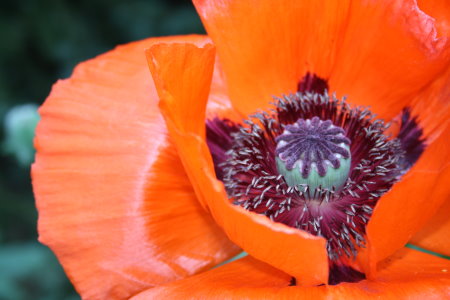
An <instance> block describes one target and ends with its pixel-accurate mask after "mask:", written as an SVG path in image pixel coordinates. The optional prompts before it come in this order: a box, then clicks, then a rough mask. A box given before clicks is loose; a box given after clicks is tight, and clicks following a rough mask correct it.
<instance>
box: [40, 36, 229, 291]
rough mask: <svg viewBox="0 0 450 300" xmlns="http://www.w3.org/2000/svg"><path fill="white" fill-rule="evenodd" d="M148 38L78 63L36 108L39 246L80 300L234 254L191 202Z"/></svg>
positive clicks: (139, 286)
mask: <svg viewBox="0 0 450 300" xmlns="http://www.w3.org/2000/svg"><path fill="white" fill-rule="evenodd" d="M161 40H162V41H165V42H174V41H178V42H181V41H186V40H188V41H192V42H195V43H198V44H204V43H205V42H207V41H208V39H207V38H206V37H203V36H184V37H174V38H170V39H167V38H161V39H148V40H144V41H141V42H136V43H132V44H128V45H125V46H121V47H119V48H117V49H115V50H113V51H111V52H109V53H107V54H104V55H102V56H99V57H98V58H95V59H93V60H90V61H88V62H86V63H83V64H81V65H80V66H78V67H77V68H76V70H75V72H74V75H73V76H72V77H71V78H70V79H68V80H63V81H59V82H58V83H57V84H56V85H55V86H54V87H53V89H52V92H51V94H50V96H49V97H48V98H47V100H46V102H45V104H44V105H43V106H42V107H41V109H40V114H41V117H42V121H41V122H40V123H39V125H38V128H37V137H36V140H35V145H36V149H37V156H36V162H35V164H34V165H33V169H32V177H33V187H34V192H35V196H36V201H37V207H38V210H39V234H40V240H41V242H43V243H44V244H46V245H48V246H49V247H50V248H51V249H52V250H53V251H54V252H55V253H56V255H57V256H58V258H59V260H60V261H61V263H62V264H63V266H64V268H65V270H66V272H67V274H68V276H69V277H70V279H71V280H72V282H73V283H74V285H75V287H76V289H77V290H78V292H79V293H80V294H81V296H82V297H83V298H86V299H124V298H127V297H129V296H130V295H132V294H135V293H138V292H139V291H141V290H143V289H146V288H149V287H152V286H155V285H159V284H162V283H167V282H169V281H171V280H175V279H180V278H183V277H186V276H189V275H192V274H195V273H196V272H199V271H203V270H205V269H208V268H211V267H212V266H214V265H216V264H217V263H218V262H220V261H223V260H225V259H227V258H229V257H230V256H233V255H235V254H236V253H237V251H238V249H237V247H236V246H234V245H233V244H232V243H231V242H230V241H229V240H228V239H227V238H226V237H225V235H224V234H223V232H222V230H221V229H220V228H219V227H218V226H217V225H215V223H214V222H213V220H212V219H211V217H210V216H209V214H207V213H206V212H205V211H204V210H203V208H202V207H201V206H200V204H199V203H198V201H197V199H196V197H195V194H194V192H193V190H192V187H191V185H190V182H189V180H188V178H187V177H186V174H185V171H184V169H183V168H182V166H181V164H180V161H179V158H178V156H177V153H176V149H175V148H174V146H173V143H172V142H171V140H170V138H169V137H168V134H167V129H166V126H165V124H164V121H163V118H162V117H161V115H160V114H159V111H158V108H157V98H158V97H157V95H156V91H155V89H154V85H153V82H152V80H151V77H150V74H149V72H148V67H147V64H146V61H145V54H144V49H146V48H148V47H149V46H151V45H152V44H154V43H155V42H159V41H161Z"/></svg>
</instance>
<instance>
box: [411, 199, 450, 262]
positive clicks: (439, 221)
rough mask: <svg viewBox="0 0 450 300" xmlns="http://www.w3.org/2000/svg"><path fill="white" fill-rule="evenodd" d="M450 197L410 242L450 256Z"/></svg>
mask: <svg viewBox="0 0 450 300" xmlns="http://www.w3.org/2000/svg"><path fill="white" fill-rule="evenodd" d="M449 216H450V197H447V200H446V201H445V203H444V205H442V206H441V207H439V209H438V212H437V214H435V215H434V216H433V217H432V218H431V219H430V221H429V222H428V223H427V224H426V225H425V226H424V227H423V228H421V229H420V231H419V232H418V233H416V234H415V235H414V236H413V238H412V239H411V240H410V243H411V244H413V245H416V246H419V247H421V248H424V249H427V250H430V251H434V252H436V253H439V254H443V255H447V256H450V239H449V236H450V218H449Z"/></svg>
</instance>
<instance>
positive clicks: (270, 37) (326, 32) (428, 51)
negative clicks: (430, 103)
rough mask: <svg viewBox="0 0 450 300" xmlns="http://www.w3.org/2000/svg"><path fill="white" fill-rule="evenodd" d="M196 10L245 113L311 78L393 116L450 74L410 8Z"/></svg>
mask: <svg viewBox="0 0 450 300" xmlns="http://www.w3.org/2000/svg"><path fill="white" fill-rule="evenodd" d="M194 4H195V6H196V8H197V10H198V12H199V14H200V16H201V18H202V20H203V23H204V24H205V27H206V29H207V31H208V34H209V35H210V36H211V38H212V40H213V41H214V43H215V45H216V46H217V51H218V54H219V57H220V60H221V62H222V63H223V65H224V71H225V74H226V77H227V81H228V86H229V93H230V97H231V100H232V101H233V105H234V106H235V107H236V108H237V109H238V110H239V111H240V112H242V113H243V114H249V113H253V112H254V111H256V110H257V109H265V108H267V107H268V105H269V102H271V97H272V96H274V95H275V96H280V95H281V94H286V93H290V92H294V91H295V90H296V86H297V83H298V81H299V80H300V79H301V78H302V77H303V76H304V75H305V73H306V72H307V71H311V72H313V73H316V74H318V75H319V76H321V77H323V78H327V79H329V80H330V82H329V83H330V90H331V91H337V92H338V94H339V95H348V96H350V98H349V99H350V102H353V103H357V104H363V105H371V106H372V107H373V109H374V111H375V112H376V113H377V114H379V115H381V116H382V117H385V118H390V117H393V116H394V115H395V114H397V113H398V112H399V111H400V110H401V108H402V107H403V106H404V105H405V104H407V103H408V102H409V101H410V96H411V95H414V93H417V92H418V91H420V89H422V88H423V87H424V86H426V85H427V84H428V83H430V82H431V81H433V80H434V79H435V77H437V76H438V74H439V73H440V72H442V71H443V70H445V69H446V68H448V64H449V55H450V52H449V51H450V50H449V42H448V40H447V36H446V35H443V36H438V35H437V32H436V28H435V27H436V26H437V25H435V22H434V20H433V19H432V18H431V17H429V16H427V15H426V14H424V13H423V12H421V11H420V10H419V9H418V7H417V5H416V3H415V1H414V0H408V1H403V0H402V1H401V0H396V1H390V0H389V1H387V0H385V1H294V0H281V2H280V1H278V2H277V5H273V2H272V1H268V0H265V1H258V3H255V2H253V1H246V0H242V1H230V0H225V1H206V0H194Z"/></svg>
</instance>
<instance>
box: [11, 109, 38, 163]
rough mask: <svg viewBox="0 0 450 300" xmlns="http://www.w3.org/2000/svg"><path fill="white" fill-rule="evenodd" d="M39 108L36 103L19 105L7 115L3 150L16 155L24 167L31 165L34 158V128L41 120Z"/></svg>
mask: <svg viewBox="0 0 450 300" xmlns="http://www.w3.org/2000/svg"><path fill="white" fill-rule="evenodd" d="M37 108H38V106H37V105H35V104H24V105H18V106H15V107H13V108H12V109H10V110H9V111H8V112H7V113H6V116H5V121H4V127H5V141H4V143H3V150H4V152H5V153H8V154H12V155H14V156H15V158H16V159H17V161H18V162H19V164H20V165H21V166H23V167H26V166H29V165H30V164H31V163H32V162H33V160H34V148H33V138H34V130H35V129H36V125H37V123H38V121H39V114H38V112H37Z"/></svg>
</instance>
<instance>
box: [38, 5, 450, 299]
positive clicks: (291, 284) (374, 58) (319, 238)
mask: <svg viewBox="0 0 450 300" xmlns="http://www.w3.org/2000/svg"><path fill="white" fill-rule="evenodd" d="M194 3H195V5H196V8H197V10H198V12H199V14H200V16H201V18H202V20H203V23H204V24H205V27H206V29H207V31H208V35H209V37H206V36H178V37H168V38H155V39H148V40H144V41H140V42H135V43H131V44H128V45H125V46H120V47H118V48H117V49H115V50H113V51H111V52H108V53H106V54H104V55H101V56H99V57H97V58H95V59H93V60H90V61H88V62H85V63H82V64H80V65H79V66H78V67H77V68H76V69H75V71H74V73H73V75H72V77H71V78H70V79H67V80H63V81H59V82H58V83H57V84H56V85H55V86H54V87H53V89H52V92H51V94H50V96H49V97H48V98H47V100H46V102H45V104H44V105H43V106H42V107H41V109H40V114H41V117H42V121H41V122H40V123H39V125H38V128H37V133H36V140H35V145H36V149H37V155H36V162H35V164H34V165H33V169H32V177H33V187H34V192H35V195H36V201H37V207H38V210H39V233H40V240H41V242H43V243H45V244H46V245H48V246H49V247H51V248H52V250H53V251H54V252H55V253H56V255H57V257H58V259H59V260H60V262H61V263H62V265H63V267H64V269H65V271H66V273H67V274H68V276H69V277H70V279H71V281H72V282H73V284H74V285H75V287H76V289H77V291H78V292H79V293H80V294H81V296H82V297H83V298H85V299H125V298H130V297H132V296H134V298H133V299H149V298H157V299H171V298H183V299H184V298H189V297H193V298H202V297H212V298H233V297H234V298H245V297H248V298H257V299H259V298H272V297H277V298H282V297H286V298H292V297H299V298H301V297H309V298H325V297H335V298H341V297H342V298H362V297H370V296H378V295H385V296H388V297H392V298H398V297H417V298H419V297H420V298H424V299H428V298H430V297H438V298H439V297H445V296H448V295H449V294H450V289H449V286H450V278H449V276H448V270H449V268H450V263H449V261H448V260H444V259H441V258H438V257H435V256H430V255H427V254H425V253H422V252H417V251H414V250H411V249H407V248H403V247H404V245H405V244H406V243H407V242H408V241H409V240H411V238H412V241H413V242H414V244H416V245H419V246H421V247H423V248H426V249H429V250H432V251H435V252H438V253H442V254H446V255H450V247H449V246H450V245H449V239H448V238H447V237H448V234H449V229H450V223H449V221H448V214H449V212H450V202H449V201H446V200H448V199H449V196H450V189H449V187H448V186H447V182H448V179H449V178H450V164H449V156H450V149H449V147H448V146H447V145H448V139H449V138H450V130H449V116H450V105H449V103H450V102H449V100H448V99H449V97H450V89H449V87H450V68H449V65H450V40H449V39H448V36H449V32H450V27H449V26H448V22H449V20H450V7H449V6H448V5H446V2H445V1H444V0H441V1H423V3H422V2H421V3H419V6H420V8H421V9H422V10H420V9H419V8H418V6H417V4H416V2H415V1H413V0H410V1H406V0H405V1H400V0H398V1H294V0H280V1H277V2H276V5H275V4H274V2H273V1H268V0H264V1H247V0H245V1H244V0H242V1H231V0H222V1H206V0H195V1H194ZM429 15H431V16H433V17H434V18H432V17H430V16H429ZM145 49H148V50H147V52H146V55H147V60H148V65H149V67H150V71H151V76H150V74H149V72H148V68H147V62H146V58H145V55H144V50H145ZM216 49H217V55H216ZM308 72H310V73H308ZM306 74H309V75H307V77H306V79H307V80H308V78H309V79H311V78H312V77H311V75H310V74H316V75H317V76H318V77H319V78H325V79H326V81H323V82H325V85H328V87H329V90H330V91H331V92H335V93H336V94H337V96H338V97H341V96H342V95H348V99H349V100H348V102H349V103H352V104H353V105H364V106H367V105H370V106H371V109H372V111H373V112H374V113H376V114H377V115H378V117H380V118H382V119H384V120H393V123H394V125H395V124H396V120H397V119H396V118H397V117H398V116H399V115H400V114H401V111H402V110H403V109H404V108H405V107H408V109H410V110H411V114H412V115H413V116H417V119H415V118H414V117H411V116H408V112H409V110H408V109H407V110H404V111H405V112H406V114H404V115H403V116H404V120H403V121H404V122H403V123H404V124H403V125H402V126H401V127H400V129H399V126H393V129H392V134H394V135H397V134H398V132H397V131H398V130H400V135H398V137H399V139H400V140H402V138H401V135H402V132H403V133H404V132H405V131H406V132H407V133H411V135H414V137H413V138H412V139H413V140H414V142H415V143H416V144H417V145H416V146H418V147H419V148H420V147H424V145H423V143H422V139H419V138H426V146H425V150H424V151H423V153H422V154H421V155H420V152H421V151H419V153H418V154H417V156H420V157H419V159H418V161H417V162H416V163H415V164H414V165H413V166H412V167H411V169H410V170H409V171H408V172H407V173H406V174H405V175H404V176H403V177H402V178H401V179H400V180H399V181H398V182H397V183H395V184H394V185H393V186H392V188H391V189H390V190H389V191H388V192H387V193H385V194H384V195H383V196H382V197H381V198H379V197H378V196H376V197H375V198H377V199H376V200H377V201H378V202H376V201H375V204H376V205H375V204H374V210H373V213H371V217H370V220H369V221H368V223H367V225H365V223H364V226H363V231H364V232H362V233H363V234H364V240H365V248H363V247H356V246H355V251H356V252H357V254H356V255H349V256H348V257H347V256H345V255H341V254H339V255H338V256H339V258H338V259H337V260H335V259H333V257H332V255H330V253H333V252H332V251H330V249H329V248H328V250H327V245H330V243H331V242H330V241H331V240H330V239H328V238H327V237H326V234H319V233H318V232H312V231H310V230H300V229H297V228H295V227H292V226H287V225H285V224H283V223H280V222H274V221H272V220H270V219H269V218H268V217H266V216H264V215H262V214H257V213H255V212H251V211H249V210H246V209H244V208H243V207H242V206H240V205H235V204H232V203H230V200H229V199H228V197H227V193H226V192H225V189H224V185H223V183H222V182H221V181H220V180H218V179H216V173H215V172H214V167H216V168H219V167H220V166H219V165H216V166H215V165H214V163H213V160H212V158H211V153H210V150H209V148H208V145H207V137H206V133H205V120H206V119H209V120H211V119H213V118H214V117H216V116H218V119H217V120H223V119H225V118H226V119H229V120H233V121H234V122H239V121H240V119H242V118H247V117H248V115H249V114H252V113H254V112H256V111H258V110H261V111H266V112H268V111H269V109H270V108H271V105H270V104H269V103H270V102H272V98H271V97H272V96H274V95H275V96H281V95H287V94H290V93H293V92H296V90H297V88H300V89H304V90H306V91H310V90H311V89H310V88H311V84H314V80H313V79H311V80H313V81H303V82H302V83H301V84H300V86H299V87H298V86H297V85H298V84H299V82H300V81H301V80H302V78H305V77H304V76H305V75H306ZM152 78H153V80H152ZM308 84H309V85H308ZM313 87H314V86H313ZM293 97H294V96H293ZM294 100H295V101H300V100H299V99H294ZM305 101H306V100H305ZM158 105H159V108H160V111H159V110H158V107H157V106H158ZM321 109H322V108H321ZM160 112H161V113H162V116H161V114H160ZM277 120H278V119H277ZM230 122H231V121H230ZM308 122H309V121H308ZM397 124H398V122H397ZM405 124H409V125H410V126H411V128H412V129H411V128H409V129H404V128H405V127H408V126H407V125H405ZM222 125H223V124H222ZM236 126H238V125H236ZM299 126H300V125H299ZM343 126H344V125H343ZM344 127H345V126H344ZM280 128H281V127H280ZM286 128H288V127H286ZM366 129H367V128H366ZM346 130H347V129H346ZM361 130H362V129H361ZM346 132H348V130H347V131H346ZM358 132H359V131H358ZM361 132H362V131H361ZM288 133H289V130H288ZM422 133H423V137H422V136H421V134H422ZM350 138H352V137H350ZM405 139H408V138H405ZM218 144H219V146H221V145H220V143H218ZM402 145H403V144H402ZM222 146H223V147H224V148H226V147H225V146H226V145H225V144H223V145H222ZM403 146H404V145H403ZM272 147H273V145H272ZM392 147H394V146H392ZM211 149H212V148H211ZM390 149H391V148H390ZM392 149H394V148H392ZM225 150H226V149H225ZM403 150H405V149H403ZM389 151H391V150H389ZM392 151H394V150H392ZM213 152H214V151H213ZM352 152H353V150H352ZM394 152H395V151H394ZM399 153H400V152H399ZM212 154H213V155H214V153H212ZM406 154H407V155H408V154H409V152H408V151H406ZM230 155H231V154H230ZM399 157H400V156H399ZM402 157H403V156H402ZM272 159H273V158H272ZM411 163H412V162H411ZM396 170H397V169H396ZM402 170H404V171H406V168H404V169H402ZM219 171H221V170H220V169H218V172H217V174H219ZM222 171H223V170H222ZM381 173H383V172H381ZM352 174H353V173H352ZM383 174H384V175H385V177H384V179H383V180H384V181H383V182H385V183H386V184H388V183H389V184H391V183H394V182H395V181H397V180H398V179H399V178H400V175H399V174H397V173H395V174H394V173H387V171H386V172H384V173H383ZM386 174H388V175H389V174H390V175H389V176H390V177H389V176H388V175H386ZM392 174H394V175H395V176H394V175H392ZM244 175H245V174H244ZM384 175H383V176H384ZM286 176H287V175H286ZM374 176H375V175H374ZM377 176H379V177H377V178H381V177H383V176H381V175H379V174H378V175H377ZM386 176H388V177H389V178H388V177H386ZM221 179H222V180H225V179H223V178H221ZM380 180H381V179H380ZM259 197H260V198H263V197H262V196H261V194H259ZM378 198H379V199H378ZM235 200H236V199H235ZM238 200H239V199H238ZM237 204H239V201H238V202H237ZM370 209H371V208H370ZM436 213H437V214H436ZM266 214H267V212H266ZM433 216H434V217H433ZM347 222H349V221H347ZM330 228H332V229H333V227H332V226H331V225H330ZM355 228H356V227H355ZM341 233H342V232H341ZM360 233H361V232H360ZM347 237H348V235H347ZM355 237H356V235H352V238H351V239H350V240H351V241H350V240H349V245H353V244H356V241H355V239H356V238H355ZM349 247H351V246H349ZM240 248H242V249H243V250H244V251H246V252H247V253H248V254H249V256H247V257H245V258H242V259H239V260H236V261H233V262H231V263H228V264H226V265H223V266H220V267H217V268H213V267H214V266H216V265H217V264H219V263H220V262H223V261H225V260H227V259H229V258H231V257H233V256H235V255H236V254H238V253H239V252H240V251H241V250H240ZM333 249H334V248H333ZM333 249H332V250H333ZM352 249H353V248H352ZM336 253H337V252H336ZM333 264H338V265H340V266H344V267H343V268H344V269H342V270H344V271H345V270H352V272H356V274H362V276H365V277H366V278H367V279H363V278H358V280H353V281H357V282H346V281H351V280H347V279H346V277H345V276H344V275H343V278H344V279H343V280H338V282H340V283H339V284H337V285H324V284H327V283H329V278H331V277H330V275H331V273H333V272H334V271H333V269H330V267H332V265H333ZM212 268H213V269H212ZM345 268H348V269H345ZM364 274H365V275H364ZM360 279H362V280H360Z"/></svg>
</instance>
